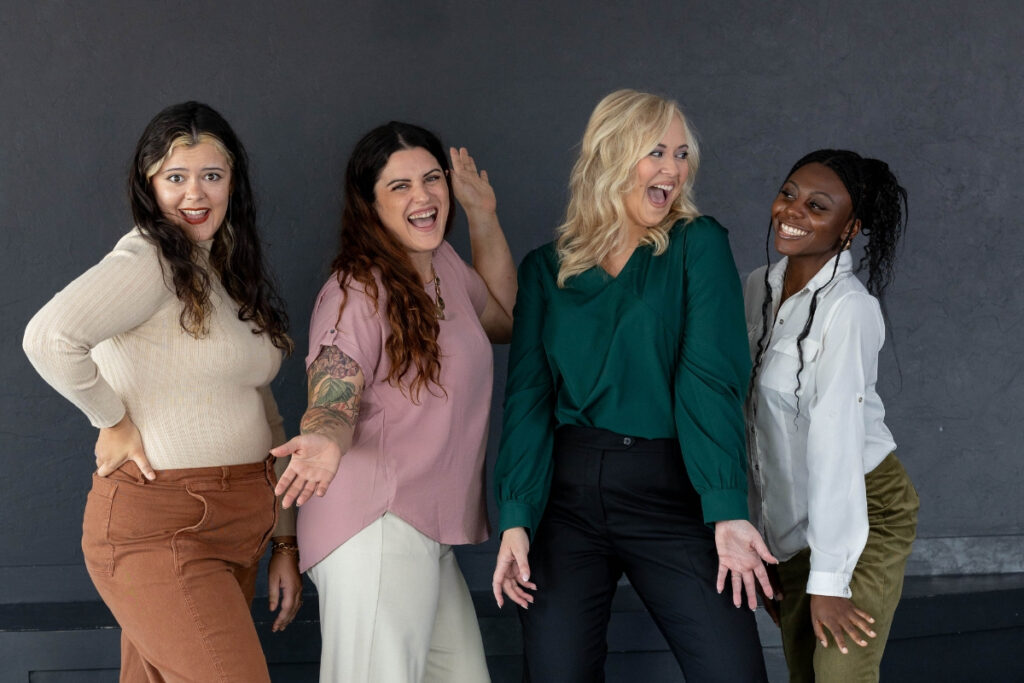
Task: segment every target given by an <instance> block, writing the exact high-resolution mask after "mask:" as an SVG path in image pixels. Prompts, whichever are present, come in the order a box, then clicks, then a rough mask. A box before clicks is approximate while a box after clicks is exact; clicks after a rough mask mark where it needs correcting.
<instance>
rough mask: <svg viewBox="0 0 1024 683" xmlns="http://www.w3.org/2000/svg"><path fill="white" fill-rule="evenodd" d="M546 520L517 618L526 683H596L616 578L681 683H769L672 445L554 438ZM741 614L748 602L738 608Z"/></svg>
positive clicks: (581, 432)
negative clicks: (528, 595)
mask: <svg viewBox="0 0 1024 683" xmlns="http://www.w3.org/2000/svg"><path fill="white" fill-rule="evenodd" d="M554 465H555V467H554V477H553V481H552V485H551V495H550V497H549V499H548V504H547V508H546V509H545V511H544V517H543V519H542V520H541V523H540V525H539V526H538V528H537V533H536V534H535V536H534V540H533V543H532V545H531V547H530V568H531V571H532V576H531V579H532V580H533V581H535V582H536V584H537V593H536V601H535V603H534V604H533V605H532V606H531V607H530V609H529V610H523V609H520V610H519V615H520V619H521V621H522V625H523V651H524V657H525V666H524V671H525V673H524V678H525V679H526V680H528V681H532V683H552V682H556V681H557V682H558V683H572V682H574V681H579V682H581V683H582V682H586V683H590V682H591V681H604V662H605V656H606V654H607V650H608V645H607V631H608V621H609V618H610V616H611V603H612V597H613V596H614V594H615V588H616V584H617V582H618V580H619V578H620V577H621V576H622V574H623V573H625V574H626V576H627V577H628V578H629V581H630V583H631V584H632V585H633V587H634V588H635V589H636V592H637V594H638V595H639V596H640V599H641V600H643V602H644V605H646V607H647V609H648V611H649V612H650V613H651V616H652V617H653V618H654V621H655V623H656V624H657V626H658V628H659V630H660V631H661V632H662V634H664V636H665V639H666V640H667V641H668V644H669V647H670V648H671V649H672V653H673V654H674V655H675V658H676V660H677V661H678V662H679V665H680V667H681V668H682V670H683V675H684V676H685V677H686V681H687V683H699V682H702V681H722V682H728V683H746V682H748V681H766V680H767V675H766V673H765V667H764V658H763V656H762V654H761V643H760V640H759V639H758V635H757V625H756V623H755V621H754V614H753V612H751V611H750V610H749V609H747V608H746V607H741V608H736V607H735V606H733V604H732V595H731V588H729V587H728V586H727V589H726V591H725V592H723V593H722V594H719V593H718V592H717V591H716V590H715V578H716V576H717V572H718V556H717V553H716V551H715V542H714V532H713V530H712V529H710V528H709V527H708V526H707V525H706V524H704V522H703V520H702V515H701V508H700V498H699V496H698V495H697V493H696V491H694V490H693V486H692V485H691V484H690V480H689V477H687V475H686V470H685V467H684V465H683V460H682V456H681V455H680V452H679V446H678V444H677V443H676V441H675V440H672V439H655V440H646V439H638V438H635V437H628V436H623V435H621V434H615V433H612V432H608V431H605V430H601V429H589V428H583V427H560V428H559V429H558V431H557V432H556V435H555V452H554ZM744 602H745V601H744Z"/></svg>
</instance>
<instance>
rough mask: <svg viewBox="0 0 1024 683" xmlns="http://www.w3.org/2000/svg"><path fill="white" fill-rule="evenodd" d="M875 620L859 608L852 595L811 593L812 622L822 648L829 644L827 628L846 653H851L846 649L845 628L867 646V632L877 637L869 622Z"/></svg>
mask: <svg viewBox="0 0 1024 683" xmlns="http://www.w3.org/2000/svg"><path fill="white" fill-rule="evenodd" d="M873 623H875V619H874V617H872V616H871V615H870V614H868V613H867V612H865V611H864V610H862V609H858V608H857V607H855V606H854V604H853V601H852V600H850V599H849V598H840V597H836V596H834V595H814V594H812V595H811V625H812V626H814V635H815V636H817V637H818V642H820V643H821V646H822V647H828V637H827V636H826V631H828V632H829V633H831V634H832V637H833V638H835V641H836V646H837V647H838V648H839V651H840V652H842V653H843V654H844V655H845V654H846V653H847V652H849V650H847V648H846V639H845V638H844V637H843V632H844V631H845V632H846V633H847V634H849V636H850V638H852V639H853V642H855V643H857V644H858V645H860V646H861V647H867V646H868V641H866V640H865V639H864V635H867V636H868V637H869V638H874V637H875V635H876V634H875V632H874V630H873V629H872V628H871V626H870V625H869V624H873ZM862 633H863V634H864V635H862Z"/></svg>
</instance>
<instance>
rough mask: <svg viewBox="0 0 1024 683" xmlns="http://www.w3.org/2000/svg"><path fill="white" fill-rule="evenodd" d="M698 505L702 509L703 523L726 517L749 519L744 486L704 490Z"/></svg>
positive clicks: (718, 520) (711, 522) (719, 520)
mask: <svg viewBox="0 0 1024 683" xmlns="http://www.w3.org/2000/svg"><path fill="white" fill-rule="evenodd" d="M700 506H701V509H702V510H703V511H704V523H705V524H713V523H714V522H722V521H725V520H728V519H744V520H746V519H750V510H749V509H748V508H747V490H746V489H745V488H743V489H712V490H711V491H705V492H704V493H702V494H701V496H700Z"/></svg>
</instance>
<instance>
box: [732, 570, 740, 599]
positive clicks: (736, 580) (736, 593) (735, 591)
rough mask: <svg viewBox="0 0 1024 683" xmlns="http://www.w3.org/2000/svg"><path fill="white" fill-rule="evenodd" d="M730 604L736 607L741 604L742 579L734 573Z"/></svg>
mask: <svg viewBox="0 0 1024 683" xmlns="http://www.w3.org/2000/svg"><path fill="white" fill-rule="evenodd" d="M732 604H734V605H736V606H737V607H739V606H740V605H742V604H743V579H742V577H741V575H740V574H739V573H738V572H736V571H733V572H732Z"/></svg>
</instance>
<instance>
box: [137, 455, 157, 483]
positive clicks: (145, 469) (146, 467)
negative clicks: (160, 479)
mask: <svg viewBox="0 0 1024 683" xmlns="http://www.w3.org/2000/svg"><path fill="white" fill-rule="evenodd" d="M131 459H132V461H133V462H134V463H135V464H136V465H138V466H139V470H141V471H142V476H144V477H145V478H146V479H149V480H150V481H153V480H154V479H156V472H154V471H153V468H152V467H151V466H150V464H149V460H147V459H146V454H145V453H143V452H141V451H139V452H138V453H135V454H133V455H132V457H131Z"/></svg>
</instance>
